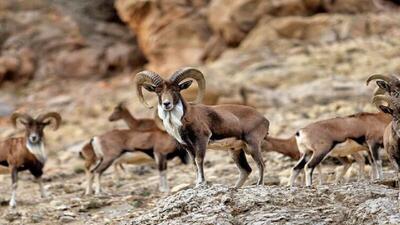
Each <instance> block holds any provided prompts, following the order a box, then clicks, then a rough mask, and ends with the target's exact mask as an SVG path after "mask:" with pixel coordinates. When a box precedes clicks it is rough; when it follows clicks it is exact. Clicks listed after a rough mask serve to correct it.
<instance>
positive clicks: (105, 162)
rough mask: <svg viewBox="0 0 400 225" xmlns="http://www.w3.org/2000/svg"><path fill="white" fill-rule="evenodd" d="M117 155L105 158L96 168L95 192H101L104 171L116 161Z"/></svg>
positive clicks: (96, 193)
mask: <svg viewBox="0 0 400 225" xmlns="http://www.w3.org/2000/svg"><path fill="white" fill-rule="evenodd" d="M114 160H115V157H110V158H107V159H104V160H103V161H102V162H101V163H100V165H98V167H97V168H96V169H95V171H93V172H94V183H95V187H96V188H95V190H94V194H95V195H98V194H100V193H101V175H102V174H103V172H104V171H105V170H106V169H108V167H110V166H111V164H112V163H113V162H114Z"/></svg>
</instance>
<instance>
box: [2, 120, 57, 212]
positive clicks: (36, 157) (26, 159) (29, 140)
mask: <svg viewBox="0 0 400 225" xmlns="http://www.w3.org/2000/svg"><path fill="white" fill-rule="evenodd" d="M11 122H12V124H13V125H14V127H17V125H18V124H22V125H23V126H24V127H25V137H19V138H9V139H7V140H5V141H3V142H0V165H3V166H7V167H9V168H10V172H11V180H12V194H11V200H10V207H15V206H16V192H17V181H18V172H19V171H23V170H29V172H31V174H32V175H33V176H34V177H35V178H36V180H37V182H38V183H39V187H40V194H41V196H42V197H45V196H46V194H45V192H44V188H43V185H42V179H41V177H42V174H43V167H44V164H45V162H46V159H47V156H46V151H45V145H44V131H43V130H44V128H45V127H46V126H48V125H51V126H52V127H53V129H54V130H56V129H57V128H58V127H59V125H60V123H61V116H60V115H59V114H58V113H56V112H49V113H45V114H40V115H39V116H38V117H36V119H33V118H32V117H31V116H30V115H28V114H25V113H14V114H12V116H11Z"/></svg>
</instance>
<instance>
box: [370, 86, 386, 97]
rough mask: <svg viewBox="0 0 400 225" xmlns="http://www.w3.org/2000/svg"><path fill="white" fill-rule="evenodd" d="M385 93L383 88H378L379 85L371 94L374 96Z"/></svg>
mask: <svg viewBox="0 0 400 225" xmlns="http://www.w3.org/2000/svg"><path fill="white" fill-rule="evenodd" d="M385 93H386V91H385V90H383V89H382V88H380V87H376V88H375V90H374V94H373V96H375V95H383V94H385Z"/></svg>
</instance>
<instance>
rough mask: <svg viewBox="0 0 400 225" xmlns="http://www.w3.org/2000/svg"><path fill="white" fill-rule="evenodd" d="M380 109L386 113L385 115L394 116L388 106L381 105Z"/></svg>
mask: <svg viewBox="0 0 400 225" xmlns="http://www.w3.org/2000/svg"><path fill="white" fill-rule="evenodd" d="M379 109H380V110H381V111H382V112H384V113H387V114H390V115H393V109H391V108H390V107H388V106H384V105H380V106H379Z"/></svg>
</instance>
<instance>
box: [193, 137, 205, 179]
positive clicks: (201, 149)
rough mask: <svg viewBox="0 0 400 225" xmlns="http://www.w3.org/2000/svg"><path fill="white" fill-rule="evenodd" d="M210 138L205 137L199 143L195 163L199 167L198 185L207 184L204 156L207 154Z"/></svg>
mask: <svg viewBox="0 0 400 225" xmlns="http://www.w3.org/2000/svg"><path fill="white" fill-rule="evenodd" d="M207 143H208V138H204V139H203V140H199V142H198V145H197V149H196V150H197V151H196V152H195V154H196V155H195V160H194V161H195V163H196V168H197V176H196V187H198V186H200V185H202V184H205V183H206V180H205V178H204V157H205V155H206V148H207Z"/></svg>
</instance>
